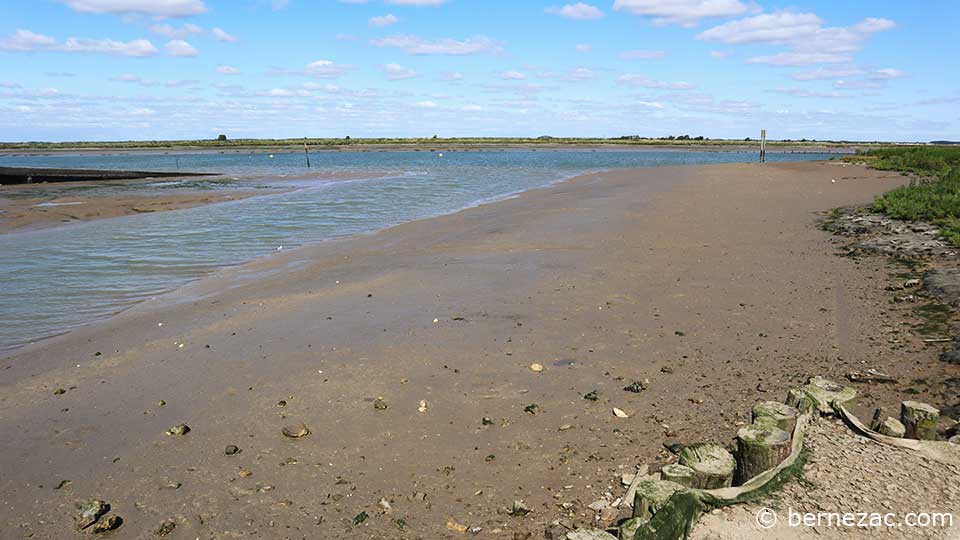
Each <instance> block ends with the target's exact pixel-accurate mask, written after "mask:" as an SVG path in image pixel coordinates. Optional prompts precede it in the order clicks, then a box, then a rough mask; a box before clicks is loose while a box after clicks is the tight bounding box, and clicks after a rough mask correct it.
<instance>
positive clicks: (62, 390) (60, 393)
mask: <svg viewBox="0 0 960 540" xmlns="http://www.w3.org/2000/svg"><path fill="white" fill-rule="evenodd" d="M66 393H67V391H66V390H64V389H63V388H57V389H56V390H54V391H53V395H55V396H62V395H64V394H66Z"/></svg>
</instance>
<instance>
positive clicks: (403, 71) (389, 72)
mask: <svg viewBox="0 0 960 540" xmlns="http://www.w3.org/2000/svg"><path fill="white" fill-rule="evenodd" d="M382 68H383V74H384V75H385V76H386V77H387V79H389V80H391V81H401V80H403V79H413V78H415V77H419V75H417V72H416V71H413V70H412V69H407V68H405V67H403V66H401V65H400V64H384V65H383V66H382Z"/></svg>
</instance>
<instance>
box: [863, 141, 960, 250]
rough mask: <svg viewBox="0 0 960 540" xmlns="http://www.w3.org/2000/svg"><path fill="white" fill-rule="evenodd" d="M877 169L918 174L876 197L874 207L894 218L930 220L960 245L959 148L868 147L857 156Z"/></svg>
mask: <svg viewBox="0 0 960 540" xmlns="http://www.w3.org/2000/svg"><path fill="white" fill-rule="evenodd" d="M857 159H862V160H865V161H866V162H867V163H868V164H869V165H870V166H871V167H873V168H875V169H882V170H891V171H902V172H904V173H912V174H914V175H916V177H915V178H914V179H913V180H911V182H910V185H907V186H903V187H900V188H897V189H894V190H893V191H889V192H887V193H885V194H883V195H881V196H880V197H878V198H877V200H876V201H874V203H873V209H874V210H876V211H878V212H882V213H884V214H886V215H888V216H890V217H892V218H896V219H903V220H908V221H919V220H922V221H929V222H932V223H935V224H937V225H939V226H940V227H942V228H943V235H944V237H945V238H947V239H948V240H950V241H951V242H953V243H955V244H960V147H909V148H882V149H876V150H869V151H867V152H863V153H861V154H860V155H858V156H857Z"/></svg>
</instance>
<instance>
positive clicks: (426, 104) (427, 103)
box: [416, 100, 439, 109]
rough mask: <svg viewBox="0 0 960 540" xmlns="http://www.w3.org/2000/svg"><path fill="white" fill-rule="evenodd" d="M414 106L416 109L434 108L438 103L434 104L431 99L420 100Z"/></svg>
mask: <svg viewBox="0 0 960 540" xmlns="http://www.w3.org/2000/svg"><path fill="white" fill-rule="evenodd" d="M416 107H417V108H418V109H436V108H437V107H439V105H437V104H436V103H435V102H433V101H429V100H428V101H420V102H418V103H417V104H416Z"/></svg>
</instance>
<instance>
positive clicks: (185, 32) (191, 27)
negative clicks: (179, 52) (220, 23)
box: [150, 23, 204, 39]
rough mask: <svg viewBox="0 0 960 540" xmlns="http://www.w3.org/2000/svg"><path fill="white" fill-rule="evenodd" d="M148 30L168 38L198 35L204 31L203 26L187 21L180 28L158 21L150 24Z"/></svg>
mask: <svg viewBox="0 0 960 540" xmlns="http://www.w3.org/2000/svg"><path fill="white" fill-rule="evenodd" d="M150 31H151V32H153V33H154V34H157V35H158V36H163V37H165V38H168V39H183V38H187V37H190V36H199V35H202V34H203V33H204V30H203V28H201V27H199V26H197V25H195V24H190V23H187V24H185V25H183V26H182V27H180V28H177V27H175V26H173V25H170V24H167V23H162V24H160V23H158V24H154V25H151V26H150Z"/></svg>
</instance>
